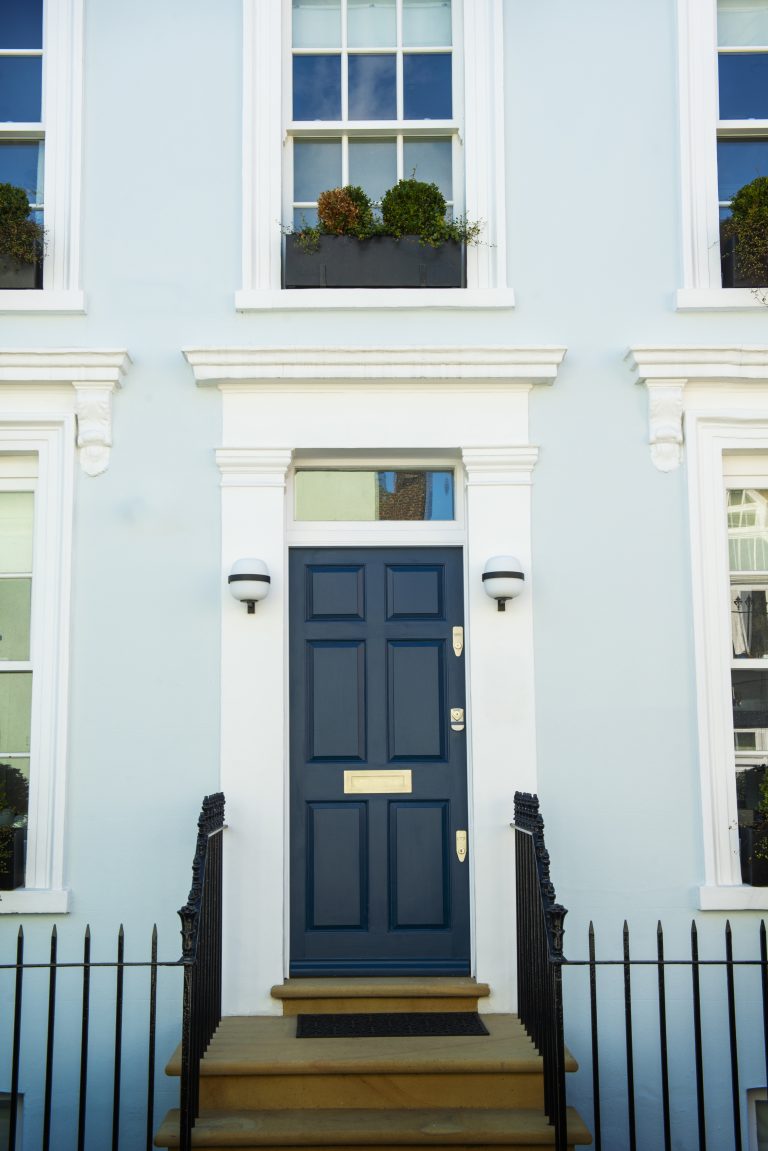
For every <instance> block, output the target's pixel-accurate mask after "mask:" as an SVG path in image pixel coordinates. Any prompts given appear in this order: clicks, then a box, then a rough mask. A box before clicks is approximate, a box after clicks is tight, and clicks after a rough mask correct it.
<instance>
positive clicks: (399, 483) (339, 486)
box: [296, 469, 454, 521]
mask: <svg viewBox="0 0 768 1151" xmlns="http://www.w3.org/2000/svg"><path fill="white" fill-rule="evenodd" d="M453 518H454V509H453V472H452V471H447V470H441V471H426V470H421V469H414V470H410V471H406V470H396V471H363V470H352V469H349V470H344V469H334V470H332V471H331V470H329V471H323V470H319V469H318V470H313V469H305V470H301V471H298V472H297V473H296V519H297V520H326V521H329V520H333V521H337V520H452V519H453Z"/></svg>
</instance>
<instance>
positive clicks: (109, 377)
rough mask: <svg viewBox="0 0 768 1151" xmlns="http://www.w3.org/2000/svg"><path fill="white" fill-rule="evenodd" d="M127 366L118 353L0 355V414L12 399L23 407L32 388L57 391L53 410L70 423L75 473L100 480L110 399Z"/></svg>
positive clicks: (64, 350) (106, 448)
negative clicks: (77, 467)
mask: <svg viewBox="0 0 768 1151" xmlns="http://www.w3.org/2000/svg"><path fill="white" fill-rule="evenodd" d="M129 364H130V357H129V356H128V353H127V352H125V351H123V350H111V349H110V350H104V351H102V350H100V349H73V348H51V349H47V350H45V351H38V350H36V349H28V348H13V349H11V348H5V349H0V397H2V398H4V399H5V400H6V401H7V403H6V404H5V405H4V408H3V411H10V410H11V407H10V406H9V404H10V398H11V397H12V395H13V394H14V393H16V397H15V402H16V404H17V405H19V404H20V405H21V406H23V405H24V404H25V403H26V402H27V397H28V396H30V395H32V394H34V392H35V391H36V390H37V389H38V388H39V389H41V390H47V389H50V388H51V387H56V388H59V389H60V392H59V401H60V403H59V406H60V407H61V408H63V409H64V410H66V411H69V412H72V413H73V414H74V415H75V417H76V428H77V433H76V441H77V447H78V448H79V450H80V464H81V467H82V469H83V471H84V472H85V473H86V475H89V476H97V475H100V474H101V473H102V472H104V471H106V469H107V467H108V466H109V458H110V450H111V446H112V395H113V393H114V392H115V391H116V390H117V389H118V388H120V387H122V380H123V376H124V375H125V373H126V372H127V370H128V366H129ZM62 385H63V390H62V389H61V386H62ZM19 390H21V395H20V396H19ZM43 402H45V401H44V400H43Z"/></svg>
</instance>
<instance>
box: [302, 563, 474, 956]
mask: <svg viewBox="0 0 768 1151" xmlns="http://www.w3.org/2000/svg"><path fill="white" fill-rule="evenodd" d="M290 621H291V622H290V690H291V963H290V969H291V973H292V974H293V975H310V974H323V975H334V974H336V975H339V974H345V973H352V974H360V975H362V974H376V973H377V972H378V973H386V972H398V973H400V974H422V973H427V972H431V973H437V974H459V973H461V974H467V973H468V972H469V880H468V871H469V861H468V858H466V856H465V857H464V858H463V859H460V858H459V854H458V853H457V835H456V833H457V832H466V830H467V781H466V732H465V731H464V730H463V729H461V730H454V727H455V728H462V720H461V719H460V718H459V717H456V716H454V717H453V725H452V717H451V709H453V708H461V709H464V708H465V706H466V699H465V686H464V655H463V653H461V654H456V651H457V650H458V647H457V648H456V649H454V646H453V642H452V641H453V629H454V628H459V627H462V626H463V622H464V620H463V592H462V554H461V550H460V549H459V548H356V549H348V548H296V549H294V550H293V551H292V552H291V562H290ZM459 843H461V840H459Z"/></svg>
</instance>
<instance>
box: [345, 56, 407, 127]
mask: <svg viewBox="0 0 768 1151" xmlns="http://www.w3.org/2000/svg"><path fill="white" fill-rule="evenodd" d="M348 69H349V73H348V74H349V118H350V120H394V119H395V118H396V117H397V88H396V76H397V70H396V57H395V56H394V55H386V56H350V57H349V64H348Z"/></svg>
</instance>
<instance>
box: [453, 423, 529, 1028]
mask: <svg viewBox="0 0 768 1151" xmlns="http://www.w3.org/2000/svg"><path fill="white" fill-rule="evenodd" d="M537 455H538V452H537V449H536V448H534V447H530V446H528V445H524V446H520V447H504V448H471V449H469V448H466V449H464V450H463V452H462V458H463V462H464V468H465V471H466V500H467V552H468V573H467V578H468V581H469V583H468V588H467V606H468V656H469V664H468V669H467V671H468V679H469V685H470V690H471V700H470V716H469V719H470V726H469V732H470V748H469V750H470V763H471V773H472V774H471V779H472V783H471V788H472V791H471V794H472V808H473V821H472V828H473V836H472V847H471V858H472V861H473V867H474V883H473V890H474V893H475V907H474V917H475V949H476V968H475V969H476V973H477V978H478V979H480V980H483V981H485V982H488V983H489V984H490V985H491V988H492V995H493V1009H494V1010H497V1011H509V1010H514V1008H515V1006H516V1000H517V988H516V960H515V874H514V860H515V852H514V834H513V832H512V830H511V828H510V826H509V825H510V823H511V821H512V819H513V815H514V811H513V796H514V793H515V791H517V790H520V791H535V790H536V731H535V712H534V682H533V621H532V610H531V605H532V596H531V513H530V505H531V490H530V485H531V474H532V470H533V467H534V465H535V463H536V459H537ZM500 554H512V555H515V556H517V557H518V558H519V559H520V561H521V563H522V569H523V571H524V573H525V584H524V588H523V591H522V593H521V594H520V595H519V596H518V597H517V598H516V599H515V600H512V601H511V602H509V603H508V604H507V607H506V610H505V611H504V612H500V611H498V609H497V605H496V603H495V602H494V601H493V600H491V599H490V598H489V597H488V596H487V595H486V593H485V591H484V590H483V583H482V574H483V568H484V566H485V563H486V560H488V559H489V558H490V557H491V556H493V555H500Z"/></svg>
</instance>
